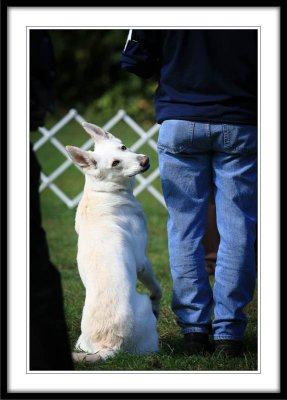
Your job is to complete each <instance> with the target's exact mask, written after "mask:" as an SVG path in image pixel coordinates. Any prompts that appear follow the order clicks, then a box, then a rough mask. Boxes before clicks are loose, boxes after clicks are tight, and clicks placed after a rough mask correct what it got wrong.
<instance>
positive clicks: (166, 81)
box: [120, 29, 257, 124]
mask: <svg viewBox="0 0 287 400" xmlns="http://www.w3.org/2000/svg"><path fill="white" fill-rule="evenodd" d="M120 63H121V66H122V68H123V69H125V70H127V71H130V72H132V73H134V74H136V75H138V76H140V77H142V78H150V77H152V76H155V77H156V78H157V79H158V88H157V90H156V93H155V110H156V117H157V122H158V123H161V122H163V121H164V120H166V119H184V120H194V121H202V122H205V121H207V122H217V123H233V124H256V123H257V30H255V29H211V30H207V29H205V30H203V29H200V30H197V29H196V30H193V29H190V30H132V31H130V33H129V36H128V40H127V42H126V45H125V48H124V49H123V51H122V54H121V58H120Z"/></svg>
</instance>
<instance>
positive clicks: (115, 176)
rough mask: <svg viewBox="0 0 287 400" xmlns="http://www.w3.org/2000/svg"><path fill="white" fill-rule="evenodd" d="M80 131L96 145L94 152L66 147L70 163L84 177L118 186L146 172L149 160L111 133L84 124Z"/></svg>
mask: <svg viewBox="0 0 287 400" xmlns="http://www.w3.org/2000/svg"><path fill="white" fill-rule="evenodd" d="M83 127H84V129H85V130H86V131H87V132H88V134H89V135H90V136H91V137H92V139H93V140H94V142H95V146H94V150H93V151H86V150H83V149H80V148H78V147H74V146H66V149H67V152H68V155H69V157H70V158H71V160H72V161H73V162H74V163H75V164H77V165H78V166H80V167H81V168H82V170H83V172H84V173H85V174H86V175H88V176H90V177H91V178H94V179H96V180H101V181H104V180H106V181H110V182H114V183H119V184H121V183H124V182H125V181H128V180H129V178H131V177H133V176H135V175H137V174H139V173H141V172H144V171H146V170H147V169H148V168H149V166H150V163H149V158H148V156H146V155H144V154H136V153H134V152H132V151H131V150H129V149H128V148H127V147H126V146H125V145H124V144H123V143H122V141H121V140H120V139H118V138H116V137H115V136H113V135H112V134H111V133H109V132H106V131H105V130H104V129H102V128H100V127H98V126H96V125H93V124H90V123H87V122H84V123H83Z"/></svg>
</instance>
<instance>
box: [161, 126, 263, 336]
mask: <svg viewBox="0 0 287 400" xmlns="http://www.w3.org/2000/svg"><path fill="white" fill-rule="evenodd" d="M158 154H159V167H160V175H161V183H162V189H163V194H164V198H165V201H166V205H167V208H168V247H169V257H170V267H171V274H172V279H173V297H172V309H173V311H174V313H175V314H176V316H177V322H178V325H179V326H180V327H181V331H182V333H183V334H186V333H190V332H203V333H212V334H213V338H214V339H215V340H222V339H227V340H242V338H243V335H244V331H245V328H246V324H247V318H246V315H245V314H244V307H245V306H246V305H247V304H248V303H249V302H250V301H251V300H252V297H253V292H254V287H255V280H256V262H255V248H254V243H255V239H256V229H257V228H256V227H257V128H256V126H253V125H231V124H215V123H198V122H191V121H183V120H166V121H164V122H163V124H162V125H161V127H160V132H159V139H158ZM211 189H213V190H214V196H215V204H216V213H217V227H218V231H219V234H220V245H219V249H218V254H217V263H216V268H215V282H214V286H213V289H212V288H211V286H210V282H209V276H208V274H207V272H206V271H205V260H204V249H203V244H202V238H203V236H204V232H205V227H206V218H207V211H208V204H209V196H210V191H211ZM212 313H214V314H212Z"/></svg>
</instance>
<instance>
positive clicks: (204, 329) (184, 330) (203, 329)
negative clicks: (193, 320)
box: [181, 326, 210, 335]
mask: <svg viewBox="0 0 287 400" xmlns="http://www.w3.org/2000/svg"><path fill="white" fill-rule="evenodd" d="M193 332H194V333H207V334H209V332H210V330H209V328H208V327H204V326H203V327H198V326H196V327H193V328H182V330H181V333H182V334H183V335H186V334H187V333H193Z"/></svg>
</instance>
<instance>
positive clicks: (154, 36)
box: [120, 30, 160, 78]
mask: <svg viewBox="0 0 287 400" xmlns="http://www.w3.org/2000/svg"><path fill="white" fill-rule="evenodd" d="M159 48H160V35H159V31H155V30H130V31H129V34H128V38H127V41H126V44H125V47H124V49H123V51H122V53H121V57H120V64H121V67H122V68H123V69H124V70H126V71H129V72H132V73H133V74H136V75H138V76H140V77H141V78H151V77H152V76H153V75H155V74H157V73H158V67H159Z"/></svg>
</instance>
